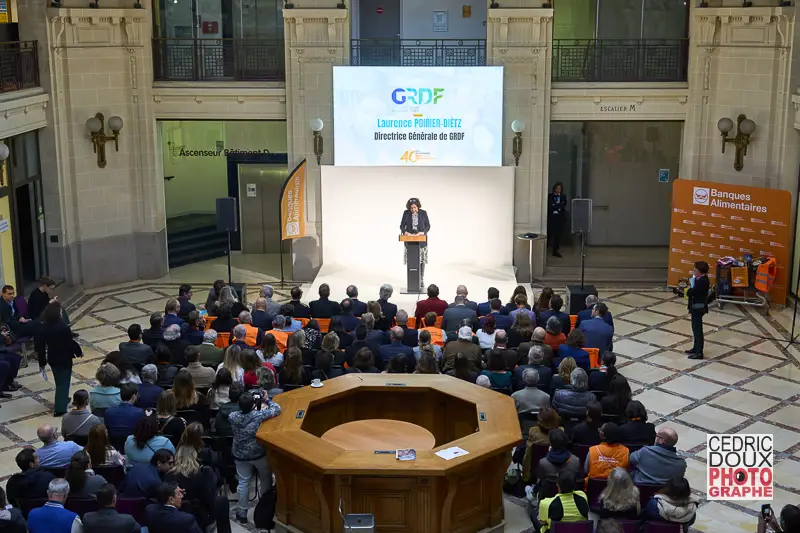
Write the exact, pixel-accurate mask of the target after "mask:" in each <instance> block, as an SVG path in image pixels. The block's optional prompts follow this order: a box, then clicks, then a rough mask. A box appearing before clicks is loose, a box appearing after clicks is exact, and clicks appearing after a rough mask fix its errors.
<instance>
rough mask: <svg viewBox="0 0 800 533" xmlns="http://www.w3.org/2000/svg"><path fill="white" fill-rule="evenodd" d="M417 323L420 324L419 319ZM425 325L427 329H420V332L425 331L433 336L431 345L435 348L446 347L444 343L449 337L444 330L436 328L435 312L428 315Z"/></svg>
mask: <svg viewBox="0 0 800 533" xmlns="http://www.w3.org/2000/svg"><path fill="white" fill-rule="evenodd" d="M417 323H419V319H417ZM424 323H425V327H424V328H419V330H420V331H423V330H424V331H427V332H428V333H430V334H431V344H433V345H435V346H444V343H445V342H446V341H447V335H446V334H445V332H444V331H443V330H442V328H437V327H436V313H434V312H433V311H431V312H429V313H427V314H426V315H425V321H424Z"/></svg>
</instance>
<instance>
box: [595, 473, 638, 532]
mask: <svg viewBox="0 0 800 533" xmlns="http://www.w3.org/2000/svg"><path fill="white" fill-rule="evenodd" d="M640 512H641V504H640V503H639V489H638V488H637V487H636V485H634V484H633V480H632V479H631V476H630V474H628V471H627V470H625V469H624V468H620V467H616V468H615V469H614V470H612V471H611V474H609V476H608V484H607V485H606V488H605V489H603V492H601V493H600V512H599V513H598V514H599V515H600V518H618V519H628V520H636V519H637V518H638V517H639V513H640Z"/></svg>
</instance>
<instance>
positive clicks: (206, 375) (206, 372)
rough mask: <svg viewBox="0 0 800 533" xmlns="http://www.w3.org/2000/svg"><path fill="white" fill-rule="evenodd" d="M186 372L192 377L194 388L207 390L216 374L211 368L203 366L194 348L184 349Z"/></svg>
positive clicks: (198, 353)
mask: <svg viewBox="0 0 800 533" xmlns="http://www.w3.org/2000/svg"><path fill="white" fill-rule="evenodd" d="M186 370H187V372H189V374H191V375H192V379H193V380H194V384H195V386H196V387H198V388H200V389H207V388H208V387H210V386H211V384H212V383H213V382H214V376H215V375H216V372H214V369H213V368H208V367H205V366H203V364H202V363H201V362H200V351H199V350H198V349H197V347H196V346H189V347H188V348H186Z"/></svg>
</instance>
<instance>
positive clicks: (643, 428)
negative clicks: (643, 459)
mask: <svg viewBox="0 0 800 533" xmlns="http://www.w3.org/2000/svg"><path fill="white" fill-rule="evenodd" d="M625 418H626V420H627V421H626V422H625V423H624V424H623V425H621V426H620V427H619V440H620V442H624V443H625V444H640V445H642V446H651V445H652V444H653V443H654V442H655V440H656V427H655V426H654V425H653V424H651V423H650V422H648V421H647V409H645V408H644V405H642V402H640V401H637V400H633V401H631V402H629V403H628V406H627V407H626V408H625Z"/></svg>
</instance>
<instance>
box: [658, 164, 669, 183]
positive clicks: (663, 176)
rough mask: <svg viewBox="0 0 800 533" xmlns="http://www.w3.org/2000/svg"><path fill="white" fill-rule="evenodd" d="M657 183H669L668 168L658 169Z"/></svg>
mask: <svg viewBox="0 0 800 533" xmlns="http://www.w3.org/2000/svg"><path fill="white" fill-rule="evenodd" d="M658 182H659V183H669V169H668V168H659V169H658Z"/></svg>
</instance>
